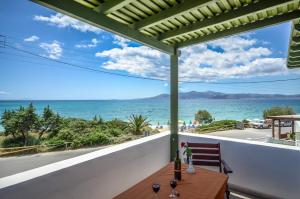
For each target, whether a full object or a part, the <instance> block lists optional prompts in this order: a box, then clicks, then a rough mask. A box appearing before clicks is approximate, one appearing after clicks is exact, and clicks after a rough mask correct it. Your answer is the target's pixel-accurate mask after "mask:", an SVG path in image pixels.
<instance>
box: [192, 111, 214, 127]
mask: <svg viewBox="0 0 300 199" xmlns="http://www.w3.org/2000/svg"><path fill="white" fill-rule="evenodd" d="M195 120H196V121H198V122H199V123H201V124H208V123H211V122H212V121H213V118H212V116H211V114H210V113H209V112H208V111H207V110H199V111H198V112H197V113H196V114H195Z"/></svg>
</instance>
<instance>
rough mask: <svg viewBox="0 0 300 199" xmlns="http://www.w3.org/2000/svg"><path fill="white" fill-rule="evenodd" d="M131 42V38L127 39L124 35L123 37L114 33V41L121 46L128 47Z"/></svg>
mask: <svg viewBox="0 0 300 199" xmlns="http://www.w3.org/2000/svg"><path fill="white" fill-rule="evenodd" d="M129 42H131V41H130V40H129V39H126V38H124V37H121V36H119V35H114V41H113V43H114V44H116V45H118V46H121V47H122V48H125V47H128V43H129Z"/></svg>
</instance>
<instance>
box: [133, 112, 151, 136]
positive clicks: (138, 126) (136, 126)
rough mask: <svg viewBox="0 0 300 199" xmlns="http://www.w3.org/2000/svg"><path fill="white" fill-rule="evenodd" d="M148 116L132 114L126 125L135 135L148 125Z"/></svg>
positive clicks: (139, 133)
mask: <svg viewBox="0 0 300 199" xmlns="http://www.w3.org/2000/svg"><path fill="white" fill-rule="evenodd" d="M147 120H148V118H147V117H144V116H142V115H134V114H132V115H131V116H130V118H129V123H128V127H129V129H130V130H131V131H132V133H133V134H135V135H141V134H142V133H143V130H144V129H145V128H146V127H148V126H149V122H148V121H147Z"/></svg>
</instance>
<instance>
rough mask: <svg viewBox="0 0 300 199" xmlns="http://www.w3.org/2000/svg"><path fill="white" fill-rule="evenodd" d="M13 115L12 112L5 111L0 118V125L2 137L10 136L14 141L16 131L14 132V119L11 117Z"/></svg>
mask: <svg viewBox="0 0 300 199" xmlns="http://www.w3.org/2000/svg"><path fill="white" fill-rule="evenodd" d="M14 115H15V112H14V111H10V110H5V111H4V113H3V115H2V117H1V124H2V126H3V127H4V129H5V131H4V135H5V136H8V135H10V134H11V135H12V136H13V138H14V139H16V131H15V128H14V127H15V123H16V122H15V118H13V116H14Z"/></svg>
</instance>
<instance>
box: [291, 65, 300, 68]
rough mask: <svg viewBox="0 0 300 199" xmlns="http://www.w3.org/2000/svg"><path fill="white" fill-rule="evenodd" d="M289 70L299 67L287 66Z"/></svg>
mask: <svg viewBox="0 0 300 199" xmlns="http://www.w3.org/2000/svg"><path fill="white" fill-rule="evenodd" d="M288 68H289V69H295V68H300V65H298V66H288Z"/></svg>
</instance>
